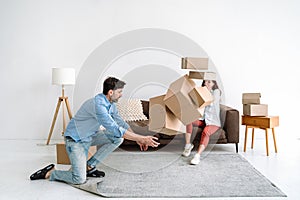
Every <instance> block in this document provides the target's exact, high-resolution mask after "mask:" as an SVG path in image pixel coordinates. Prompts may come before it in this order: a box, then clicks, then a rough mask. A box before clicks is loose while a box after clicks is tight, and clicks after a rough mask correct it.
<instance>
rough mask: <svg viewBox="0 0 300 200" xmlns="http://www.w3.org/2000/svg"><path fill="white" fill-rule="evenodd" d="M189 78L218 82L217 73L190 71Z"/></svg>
mask: <svg viewBox="0 0 300 200" xmlns="http://www.w3.org/2000/svg"><path fill="white" fill-rule="evenodd" d="M189 78H193V79H201V80H217V75H216V73H215V72H196V71H190V72H189Z"/></svg>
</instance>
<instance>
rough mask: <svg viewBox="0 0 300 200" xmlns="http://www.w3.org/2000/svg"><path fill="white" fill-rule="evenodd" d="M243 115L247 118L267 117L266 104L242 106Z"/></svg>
mask: <svg viewBox="0 0 300 200" xmlns="http://www.w3.org/2000/svg"><path fill="white" fill-rule="evenodd" d="M243 114H244V115H248V116H268V105H267V104H244V105H243Z"/></svg>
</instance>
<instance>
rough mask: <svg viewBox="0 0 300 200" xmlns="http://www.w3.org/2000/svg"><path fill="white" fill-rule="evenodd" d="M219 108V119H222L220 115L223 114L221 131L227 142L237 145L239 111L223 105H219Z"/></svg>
mask: <svg viewBox="0 0 300 200" xmlns="http://www.w3.org/2000/svg"><path fill="white" fill-rule="evenodd" d="M220 108H221V117H222V113H223V114H225V115H224V116H223V118H224V119H223V129H224V131H225V132H226V137H227V142H228V143H239V138H240V114H239V111H238V110H236V109H234V108H231V107H228V106H225V105H221V106H220ZM221 121H222V120H221Z"/></svg>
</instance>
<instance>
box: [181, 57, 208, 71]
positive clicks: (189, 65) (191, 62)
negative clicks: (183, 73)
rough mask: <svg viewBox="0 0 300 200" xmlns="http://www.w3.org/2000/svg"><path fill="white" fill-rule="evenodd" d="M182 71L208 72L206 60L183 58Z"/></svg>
mask: <svg viewBox="0 0 300 200" xmlns="http://www.w3.org/2000/svg"><path fill="white" fill-rule="evenodd" d="M181 68H182V69H197V70H208V58H200V57H185V58H182V59H181Z"/></svg>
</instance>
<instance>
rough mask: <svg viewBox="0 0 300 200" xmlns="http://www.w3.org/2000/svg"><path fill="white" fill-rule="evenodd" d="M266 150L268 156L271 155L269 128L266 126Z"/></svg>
mask: <svg viewBox="0 0 300 200" xmlns="http://www.w3.org/2000/svg"><path fill="white" fill-rule="evenodd" d="M265 130H266V150H267V156H269V143H268V129H267V128H266V129H265Z"/></svg>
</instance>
